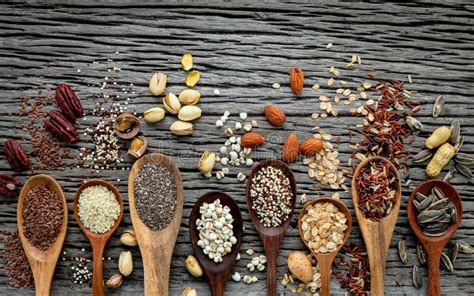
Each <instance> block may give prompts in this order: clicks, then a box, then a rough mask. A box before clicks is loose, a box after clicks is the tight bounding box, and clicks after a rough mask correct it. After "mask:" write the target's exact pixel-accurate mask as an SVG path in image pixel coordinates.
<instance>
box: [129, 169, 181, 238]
mask: <svg viewBox="0 0 474 296" xmlns="http://www.w3.org/2000/svg"><path fill="white" fill-rule="evenodd" d="M134 186H135V190H134V194H135V204H136V208H137V213H138V216H139V217H140V219H141V220H142V221H143V223H145V224H146V225H147V226H148V227H149V228H151V230H160V229H163V228H164V227H165V226H166V225H168V224H169V223H170V222H171V219H173V216H174V212H175V210H176V203H177V202H176V183H175V182H174V178H173V175H172V174H171V172H170V170H169V169H168V168H166V167H164V166H161V165H157V164H154V163H148V164H145V165H144V166H143V167H142V168H141V169H140V171H139V172H138V175H137V177H136V179H135V183H134Z"/></svg>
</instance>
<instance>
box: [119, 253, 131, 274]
mask: <svg viewBox="0 0 474 296" xmlns="http://www.w3.org/2000/svg"><path fill="white" fill-rule="evenodd" d="M118 265H119V271H120V273H121V274H122V275H124V276H129V275H130V274H131V273H132V271H133V259H132V253H131V252H130V251H123V252H122V253H120V257H119V263H118Z"/></svg>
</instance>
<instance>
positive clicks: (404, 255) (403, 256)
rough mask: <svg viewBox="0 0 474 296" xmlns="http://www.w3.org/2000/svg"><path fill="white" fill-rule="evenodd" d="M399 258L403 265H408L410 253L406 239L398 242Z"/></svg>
mask: <svg viewBox="0 0 474 296" xmlns="http://www.w3.org/2000/svg"><path fill="white" fill-rule="evenodd" d="M398 256H399V257H400V261H402V263H403V264H407V262H408V251H407V244H406V242H405V240H404V239H401V240H399V241H398Z"/></svg>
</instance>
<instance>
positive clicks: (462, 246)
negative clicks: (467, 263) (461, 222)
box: [456, 239, 474, 254]
mask: <svg viewBox="0 0 474 296" xmlns="http://www.w3.org/2000/svg"><path fill="white" fill-rule="evenodd" d="M456 244H458V245H459V252H461V253H464V254H474V247H471V246H470V245H469V244H468V243H467V242H465V241H463V240H460V239H458V240H456Z"/></svg>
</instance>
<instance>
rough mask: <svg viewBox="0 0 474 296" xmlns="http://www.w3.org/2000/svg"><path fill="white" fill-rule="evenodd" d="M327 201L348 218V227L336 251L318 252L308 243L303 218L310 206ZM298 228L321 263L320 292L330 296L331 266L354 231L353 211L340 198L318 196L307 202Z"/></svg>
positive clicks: (299, 217)
mask: <svg viewBox="0 0 474 296" xmlns="http://www.w3.org/2000/svg"><path fill="white" fill-rule="evenodd" d="M325 202H330V203H332V204H333V205H335V206H336V207H337V208H338V209H339V211H341V212H342V213H343V214H344V215H345V216H346V219H347V222H346V225H347V229H346V230H345V231H344V237H343V239H342V243H340V244H339V245H338V246H337V248H336V250H335V251H332V252H327V253H316V252H314V250H313V249H311V248H310V247H309V246H308V243H307V242H306V241H305V240H304V238H303V234H304V232H303V230H302V220H303V217H304V215H305V214H306V212H307V211H308V207H310V206H314V205H315V204H317V203H325ZM298 230H299V233H300V237H301V240H302V241H303V243H304V244H305V245H306V247H307V248H308V249H309V250H310V251H311V253H312V254H313V256H314V257H316V260H317V261H318V265H319V273H320V274H321V289H320V293H321V295H322V296H328V295H329V294H330V283H331V266H332V262H333V261H334V258H335V257H336V255H337V254H338V253H339V250H340V249H341V248H342V246H344V244H345V243H346V241H347V239H348V238H349V234H350V233H351V231H352V216H351V212H349V209H348V208H347V206H346V205H345V204H344V203H343V202H342V201H339V200H336V199H334V198H331V197H321V198H317V199H315V200H312V201H309V202H307V203H306V204H305V205H304V207H303V209H302V210H301V212H300V215H299V216H298Z"/></svg>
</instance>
